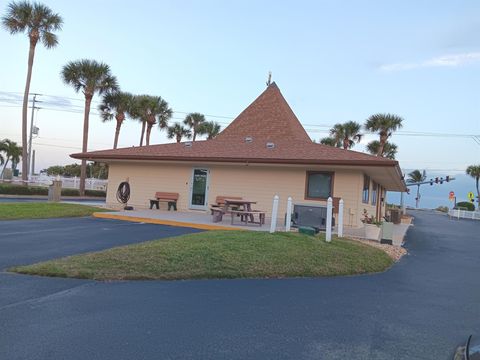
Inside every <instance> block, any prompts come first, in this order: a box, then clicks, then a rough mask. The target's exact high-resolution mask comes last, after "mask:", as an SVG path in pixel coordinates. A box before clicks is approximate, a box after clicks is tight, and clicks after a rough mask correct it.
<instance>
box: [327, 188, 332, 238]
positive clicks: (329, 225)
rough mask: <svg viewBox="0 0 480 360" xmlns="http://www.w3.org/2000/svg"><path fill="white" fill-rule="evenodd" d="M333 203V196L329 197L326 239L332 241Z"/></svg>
mask: <svg viewBox="0 0 480 360" xmlns="http://www.w3.org/2000/svg"><path fill="white" fill-rule="evenodd" d="M332 205H333V200H332V198H331V197H329V198H328V200H327V224H326V229H325V233H326V235H325V240H326V241H327V242H330V241H332V207H333V206H332Z"/></svg>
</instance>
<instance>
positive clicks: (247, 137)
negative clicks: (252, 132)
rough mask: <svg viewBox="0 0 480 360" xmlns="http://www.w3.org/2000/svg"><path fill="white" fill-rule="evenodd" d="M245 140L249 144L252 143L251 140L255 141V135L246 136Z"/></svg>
mask: <svg viewBox="0 0 480 360" xmlns="http://www.w3.org/2000/svg"><path fill="white" fill-rule="evenodd" d="M245 142H246V143H247V144H250V143H251V142H253V137H251V136H246V137H245Z"/></svg>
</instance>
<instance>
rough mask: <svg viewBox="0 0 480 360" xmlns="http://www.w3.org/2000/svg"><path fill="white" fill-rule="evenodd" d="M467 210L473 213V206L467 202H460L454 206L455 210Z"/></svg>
mask: <svg viewBox="0 0 480 360" xmlns="http://www.w3.org/2000/svg"><path fill="white" fill-rule="evenodd" d="M462 208H463V209H467V210H468V211H475V205H473V203H471V202H468V201H461V202H458V203H457V205H455V209H462Z"/></svg>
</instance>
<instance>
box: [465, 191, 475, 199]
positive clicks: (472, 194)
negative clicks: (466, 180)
mask: <svg viewBox="0 0 480 360" xmlns="http://www.w3.org/2000/svg"><path fill="white" fill-rule="evenodd" d="M467 197H468V199H469V200H470V201H473V199H475V194H474V193H473V192H471V191H470V192H469V193H468V194H467Z"/></svg>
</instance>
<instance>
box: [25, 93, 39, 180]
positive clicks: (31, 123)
mask: <svg viewBox="0 0 480 360" xmlns="http://www.w3.org/2000/svg"><path fill="white" fill-rule="evenodd" d="M37 96H41V94H33V101H32V117H31V118H30V139H29V140H28V159H27V178H28V176H29V174H30V165H31V163H32V138H33V118H34V114H35V110H37V109H40V108H39V107H36V106H35V103H36V102H41V101H37Z"/></svg>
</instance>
